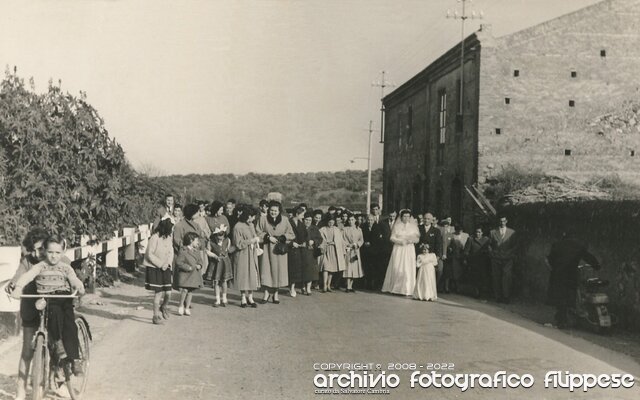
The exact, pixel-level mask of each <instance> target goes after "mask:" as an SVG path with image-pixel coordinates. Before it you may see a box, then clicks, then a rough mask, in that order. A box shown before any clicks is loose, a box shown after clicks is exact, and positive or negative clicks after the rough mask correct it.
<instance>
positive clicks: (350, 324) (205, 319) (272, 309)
mask: <svg viewBox="0 0 640 400" xmlns="http://www.w3.org/2000/svg"><path fill="white" fill-rule="evenodd" d="M210 296H211V292H210V291H209V290H205V291H201V292H200V293H199V294H198V295H197V296H196V297H195V299H196V302H197V303H196V304H195V305H194V308H193V315H192V316H191V317H179V316H177V315H176V316H173V317H172V318H171V319H170V320H169V321H168V322H167V323H166V324H165V325H163V326H154V325H151V324H149V321H148V311H141V312H137V313H136V315H135V317H134V318H133V319H124V320H122V321H121V322H120V323H119V324H118V325H117V326H116V327H115V329H113V331H112V332H110V334H109V335H108V336H105V338H104V340H103V341H102V343H101V344H100V345H98V346H96V351H95V352H94V354H93V359H94V360H95V363H94V364H93V365H92V368H93V371H94V373H93V374H92V381H91V386H90V387H89V393H91V398H92V399H177V398H183V399H235V398H238V399H241V398H242V399H259V398H267V399H271V398H286V399H310V398H322V397H323V396H321V395H317V394H314V389H315V387H314V385H313V378H314V375H315V374H316V373H318V371H314V367H313V366H314V363H323V362H326V363H329V362H335V363H342V362H347V363H355V362H363V363H380V364H383V365H384V364H388V363H416V364H417V365H422V366H423V368H422V370H423V371H425V372H427V371H426V370H425V368H426V363H429V362H439V363H453V364H455V371H454V372H455V373H491V374H493V373H495V372H496V371H500V370H505V371H508V373H515V374H526V373H529V374H531V375H533V377H534V379H535V380H536V382H535V384H534V386H533V387H532V388H531V389H519V390H518V389H508V390H505V389H503V390H490V389H474V390H469V391H467V392H465V393H462V392H461V391H460V390H458V389H433V388H430V389H422V388H416V389H411V388H410V387H409V376H410V374H409V372H400V373H398V375H399V377H400V379H401V383H400V386H399V387H398V388H396V389H392V390H391V396H381V397H385V398H398V399H408V398H421V399H424V398H426V397H427V396H429V397H431V396H436V397H437V398H443V399H454V398H456V399H457V398H463V397H464V398H474V399H475V398H486V399H513V398H532V399H546V398H548V399H555V398H558V399H565V398H570V397H571V398H575V397H578V398H590V399H605V398H606V399H614V398H621V399H638V398H640V384H639V385H636V386H635V387H634V388H633V389H618V390H611V389H610V390H608V391H602V390H592V391H589V392H587V393H586V394H585V393H581V394H580V395H579V396H575V395H574V394H571V393H569V392H568V391H567V390H565V389H545V388H544V384H543V378H544V374H545V372H546V371H548V370H561V371H564V370H569V371H572V372H575V373H595V374H601V373H619V372H622V371H628V372H631V373H634V374H636V375H638V372H640V366H638V365H637V364H636V363H635V362H633V361H631V360H630V359H628V358H626V357H624V356H619V355H617V354H615V353H612V352H610V351H608V350H604V349H602V348H599V347H597V346H593V345H590V344H589V343H587V342H585V341H583V340H582V339H578V338H572V337H570V336H568V335H566V334H565V333H563V332H559V331H556V330H553V329H549V328H544V327H541V326H539V325H536V324H533V323H530V322H528V321H524V320H521V319H519V318H518V317H516V316H514V315H512V314H510V313H507V312H504V311H502V310H497V309H495V308H494V307H492V306H491V305H490V304H480V303H478V302H476V301H474V300H472V299H467V298H464V297H458V296H451V297H449V298H447V299H446V300H445V299H443V300H442V301H440V302H438V303H424V302H418V301H413V300H410V299H406V298H404V297H396V296H388V295H380V294H375V293H362V292H359V293H356V294H346V293H333V294H320V293H314V294H313V295H312V296H310V297H305V296H298V297H297V298H295V299H292V298H290V297H289V296H282V303H281V304H279V305H274V304H268V305H260V306H259V308H258V309H241V308H240V307H237V306H231V307H227V308H223V309H222V308H218V309H214V308H212V307H210V306H209V304H210V303H211V297H210ZM147 299H148V298H147ZM123 300H125V301H126V300H128V299H123ZM383 370H387V371H386V373H387V374H391V373H393V372H394V371H389V370H388V368H386V366H385V367H383ZM320 372H322V371H320ZM326 396H327V395H325V397H326ZM329 397H331V396H329ZM375 397H377V396H375ZM368 398H372V397H371V396H368Z"/></svg>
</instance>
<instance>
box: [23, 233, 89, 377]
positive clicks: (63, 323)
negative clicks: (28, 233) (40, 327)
mask: <svg viewBox="0 0 640 400" xmlns="http://www.w3.org/2000/svg"><path fill="white" fill-rule="evenodd" d="M44 248H45V252H46V257H45V260H43V261H41V262H39V263H38V264H36V265H34V266H33V267H32V268H31V269H30V270H29V271H27V272H25V273H24V274H23V275H22V276H20V278H19V279H18V281H17V282H16V284H15V289H14V290H13V292H12V293H11V296H12V297H14V298H20V294H22V289H23V288H24V286H25V285H27V284H28V283H29V282H31V281H32V280H34V279H35V283H36V290H37V292H38V294H43V295H69V294H71V292H72V289H76V290H77V291H78V294H80V295H82V294H84V285H83V284H82V281H80V279H78V276H77V275H76V273H75V271H74V270H73V268H72V267H71V266H70V265H69V264H66V263H63V262H61V260H60V259H61V258H62V256H63V240H62V239H61V238H60V237H59V236H50V237H49V238H47V240H45V242H44ZM47 305H48V320H49V322H48V326H47V329H48V332H49V341H50V343H52V344H53V350H54V352H55V355H56V357H57V359H58V360H60V361H65V367H67V366H71V370H72V372H73V374H74V375H78V374H81V373H82V363H81V360H80V353H79V347H80V343H79V341H78V328H77V326H76V322H75V314H74V312H73V299H72V298H50V299H47Z"/></svg>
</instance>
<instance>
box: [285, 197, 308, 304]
mask: <svg viewBox="0 0 640 400" xmlns="http://www.w3.org/2000/svg"><path fill="white" fill-rule="evenodd" d="M294 213H295V215H294V217H293V218H291V220H290V223H291V228H292V229H293V233H294V234H295V238H294V240H292V241H291V244H290V245H289V246H290V249H289V253H288V254H287V262H288V265H287V267H288V269H289V285H290V289H289V290H290V293H291V297H296V283H301V282H302V265H303V263H304V261H303V256H304V254H303V253H304V250H305V247H306V236H307V228H306V227H305V226H304V213H305V210H304V208H303V207H297V208H296V209H295V211H294Z"/></svg>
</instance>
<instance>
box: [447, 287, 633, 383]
mask: <svg viewBox="0 0 640 400" xmlns="http://www.w3.org/2000/svg"><path fill="white" fill-rule="evenodd" d="M437 304H438V305H440V306H443V307H456V308H466V309H469V310H473V311H476V312H480V313H483V314H485V315H487V316H489V317H492V318H496V319H500V320H502V321H504V322H507V323H509V324H512V325H516V326H518V327H520V328H523V329H527V330H529V331H532V332H535V333H537V334H539V335H541V336H544V337H545V338H547V339H550V340H554V341H556V342H559V343H561V344H563V345H565V346H567V347H569V348H572V349H574V350H576V351H579V352H581V353H583V354H587V355H589V356H592V357H594V358H597V359H599V360H602V361H605V362H607V363H609V364H611V365H612V366H614V367H616V368H619V369H621V370H625V371H628V372H630V373H632V374H634V375H636V376H640V340H638V339H637V338H636V339H633V338H631V337H630V336H628V335H626V334H624V333H614V334H613V335H609V336H603V335H598V334H595V333H591V332H588V331H585V330H579V329H573V330H558V329H556V328H552V327H547V326H544V325H543V324H544V323H545V321H551V320H552V318H551V316H552V314H551V313H550V312H549V315H548V316H545V315H544V314H545V311H544V310H538V311H537V314H536V315H532V313H533V312H532V311H531V310H529V311H528V314H529V315H526V316H525V315H523V314H527V313H526V312H525V313H522V312H518V311H519V309H522V308H526V307H527V306H526V305H525V304H522V303H517V304H510V305H504V306H502V305H498V304H495V303H491V302H487V301H481V300H478V299H474V298H470V297H465V296H461V295H451V294H449V295H444V297H440V298H439V299H438V303H437ZM503 307H504V308H503ZM531 307H535V305H532V306H530V308H531ZM514 314H516V315H518V317H520V318H513V315H514ZM523 317H524V318H527V319H524V318H523ZM576 338H580V339H582V340H580V341H576V340H575V339H576ZM609 350H613V351H616V352H619V353H623V354H626V355H627V356H629V357H631V359H633V360H634V361H635V363H632V362H629V363H626V362H616V361H615V360H614V358H613V357H609V356H608V353H609Z"/></svg>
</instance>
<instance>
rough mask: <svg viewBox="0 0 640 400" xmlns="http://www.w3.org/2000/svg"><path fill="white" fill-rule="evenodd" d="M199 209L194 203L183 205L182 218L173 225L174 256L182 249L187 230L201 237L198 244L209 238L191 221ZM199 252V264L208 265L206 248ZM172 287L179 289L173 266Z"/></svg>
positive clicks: (176, 272)
mask: <svg viewBox="0 0 640 400" xmlns="http://www.w3.org/2000/svg"><path fill="white" fill-rule="evenodd" d="M198 212H199V209H198V206H197V205H195V204H187V205H186V206H185V207H184V219H183V220H181V221H180V222H178V223H177V224H176V226H175V228H174V229H173V250H174V253H175V255H176V257H177V256H178V255H180V251H181V250H182V248H183V246H182V242H183V240H184V237H185V235H186V234H187V233H189V232H193V233H195V234H197V235H198V237H199V238H200V239H201V240H200V244H201V245H202V243H204V240H205V239H207V240H208V239H209V238H208V237H204V235H205V234H204V232H202V229H200V227H199V226H198V225H197V224H196V223H194V222H193V218H194V217H195V216H196V215H197V214H198ZM201 254H202V263H201V264H200V265H203V266H204V265H208V264H209V258H208V255H207V250H206V249H202V250H201ZM173 273H174V276H173V288H174V289H176V290H180V288H179V287H178V286H177V282H178V279H177V278H178V276H177V274H178V269H177V268H174V269H173Z"/></svg>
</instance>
